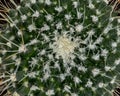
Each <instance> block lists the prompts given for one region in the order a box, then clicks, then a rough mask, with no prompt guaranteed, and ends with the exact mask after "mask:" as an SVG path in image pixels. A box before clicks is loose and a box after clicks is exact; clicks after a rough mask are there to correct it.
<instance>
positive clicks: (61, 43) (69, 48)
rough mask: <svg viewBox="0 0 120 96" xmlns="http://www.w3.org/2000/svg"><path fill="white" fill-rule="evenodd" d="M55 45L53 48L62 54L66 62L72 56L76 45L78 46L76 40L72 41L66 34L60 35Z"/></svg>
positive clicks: (59, 54) (58, 53)
mask: <svg viewBox="0 0 120 96" xmlns="http://www.w3.org/2000/svg"><path fill="white" fill-rule="evenodd" d="M54 45H55V47H54V49H53V50H54V51H55V52H56V54H57V55H58V56H61V57H62V58H63V60H64V61H65V62H67V61H69V59H70V57H72V53H73V52H74V49H75V47H77V43H76V42H74V41H71V40H70V39H69V38H67V37H65V36H61V37H59V38H58V39H57V40H56V42H55V44H54Z"/></svg>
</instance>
